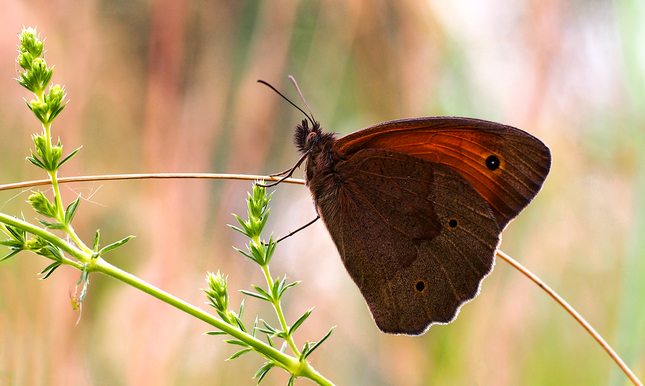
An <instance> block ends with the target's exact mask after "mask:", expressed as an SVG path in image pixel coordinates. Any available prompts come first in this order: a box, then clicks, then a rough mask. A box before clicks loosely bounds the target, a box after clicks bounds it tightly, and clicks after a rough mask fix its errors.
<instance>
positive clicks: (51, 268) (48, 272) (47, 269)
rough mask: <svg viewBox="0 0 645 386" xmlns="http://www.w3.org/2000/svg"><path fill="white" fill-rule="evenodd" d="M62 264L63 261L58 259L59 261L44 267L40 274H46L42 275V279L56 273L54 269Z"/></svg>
mask: <svg viewBox="0 0 645 386" xmlns="http://www.w3.org/2000/svg"><path fill="white" fill-rule="evenodd" d="M60 266H61V263H59V262H58V261H57V262H54V263H51V264H49V265H48V266H47V267H45V269H43V270H42V271H40V273H39V275H42V274H45V276H43V277H41V278H40V280H45V279H47V278H48V277H49V275H51V274H52V273H54V271H55V270H56V268H58V267H60Z"/></svg>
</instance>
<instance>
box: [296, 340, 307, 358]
mask: <svg viewBox="0 0 645 386" xmlns="http://www.w3.org/2000/svg"><path fill="white" fill-rule="evenodd" d="M308 353H309V342H305V344H304V346H302V351H301V352H300V358H298V359H299V360H300V361H304V360H305V358H306V357H307V355H308Z"/></svg>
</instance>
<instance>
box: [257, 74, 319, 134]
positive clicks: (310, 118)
mask: <svg viewBox="0 0 645 386" xmlns="http://www.w3.org/2000/svg"><path fill="white" fill-rule="evenodd" d="M289 77H290V78H291V79H293V77H291V75H289ZM294 82H295V80H294ZM258 83H262V84H263V85H265V86H267V87H269V88H270V89H271V90H273V91H275V93H276V94H278V95H280V96H281V97H282V98H283V99H284V100H285V101H287V102H289V103H291V106H293V107H295V108H297V109H298V110H300V112H301V113H303V114H304V115H305V117H307V119H309V121H310V122H311V124H312V125H313V126H315V123H314V120H313V114H312V115H311V116H309V115H308V114H307V113H305V111H304V110H303V109H301V108H300V107H298V105H296V104H295V103H293V102H291V99H289V98H287V97H286V96H284V95H282V93H281V92H280V91H278V90H276V88H275V87H273V86H271V85H270V84H269V83H267V82H265V81H263V80H262V79H258ZM296 90H298V93H300V90H299V89H298V85H296ZM300 97H301V98H302V94H300ZM302 100H305V98H302ZM306 105H307V102H305V106H306ZM307 110H309V106H307ZM309 113H311V110H309Z"/></svg>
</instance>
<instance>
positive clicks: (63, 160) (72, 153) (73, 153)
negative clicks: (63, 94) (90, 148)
mask: <svg viewBox="0 0 645 386" xmlns="http://www.w3.org/2000/svg"><path fill="white" fill-rule="evenodd" d="M65 105H67V103H65ZM61 110H62V109H61ZM59 113H60V111H59ZM82 148H83V146H81V147H79V148H78V149H76V150H74V151H73V152H71V153H69V155H68V156H67V157H65V158H63V159H62V160H61V161H60V162H59V163H58V168H60V167H61V166H63V164H64V163H65V162H67V161H69V160H70V159H71V158H72V157H73V156H75V155H76V153H78V151H79V150H81V149H82Z"/></svg>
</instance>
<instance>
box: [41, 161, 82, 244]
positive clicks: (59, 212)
mask: <svg viewBox="0 0 645 386" xmlns="http://www.w3.org/2000/svg"><path fill="white" fill-rule="evenodd" d="M49 178H50V179H51V182H52V188H53V190H54V200H56V220H57V221H58V222H60V223H61V224H65V229H64V231H65V233H67V234H68V235H69V237H70V238H71V239H72V240H73V241H74V243H75V244H76V245H77V246H78V247H79V248H81V249H82V250H83V252H85V253H89V254H92V250H91V249H90V248H89V247H88V246H87V245H85V243H84V242H83V240H81V238H80V237H78V235H77V234H76V231H75V230H74V228H73V227H72V224H68V223H66V222H65V212H64V210H63V200H62V198H61V195H60V186H59V184H58V172H57V171H54V172H49Z"/></svg>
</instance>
